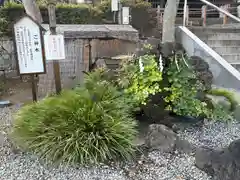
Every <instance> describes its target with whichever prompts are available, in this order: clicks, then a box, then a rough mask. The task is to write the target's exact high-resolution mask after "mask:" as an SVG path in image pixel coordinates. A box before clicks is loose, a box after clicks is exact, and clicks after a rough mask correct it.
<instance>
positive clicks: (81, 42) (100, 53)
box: [38, 24, 139, 96]
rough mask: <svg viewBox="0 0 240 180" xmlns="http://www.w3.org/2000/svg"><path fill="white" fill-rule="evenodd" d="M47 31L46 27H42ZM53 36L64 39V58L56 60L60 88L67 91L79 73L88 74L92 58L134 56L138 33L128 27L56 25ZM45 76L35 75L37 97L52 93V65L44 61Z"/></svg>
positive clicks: (53, 85)
mask: <svg viewBox="0 0 240 180" xmlns="http://www.w3.org/2000/svg"><path fill="white" fill-rule="evenodd" d="M43 27H44V28H45V29H46V30H49V27H48V25H45V24H44V25H43ZM56 31H57V34H63V35H64V38H65V53H66V59H65V60H60V61H59V65H60V75H61V83H62V84H61V85H62V87H63V89H70V88H73V87H75V86H76V84H79V83H80V82H81V81H82V78H83V71H89V69H90V68H91V67H92V65H93V64H94V62H95V60H96V59H99V58H101V57H113V56H118V55H122V54H132V53H135V51H136V48H137V42H138V37H139V35H138V31H137V30H135V29H134V28H133V27H132V26H130V25H90V24H88V25H63V24H60V25H57V29H56ZM46 68H47V74H46V75H41V76H39V83H38V87H39V88H38V91H39V94H40V95H41V96H45V95H47V94H49V93H52V92H54V90H55V83H54V80H53V79H54V78H53V77H54V74H53V70H52V69H53V62H52V61H49V62H48V61H47V64H46Z"/></svg>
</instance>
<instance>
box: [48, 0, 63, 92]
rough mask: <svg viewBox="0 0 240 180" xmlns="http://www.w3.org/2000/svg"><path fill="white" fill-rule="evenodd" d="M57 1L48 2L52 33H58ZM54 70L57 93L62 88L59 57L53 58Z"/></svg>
mask: <svg viewBox="0 0 240 180" xmlns="http://www.w3.org/2000/svg"><path fill="white" fill-rule="evenodd" d="M55 11H56V1H55V0H50V2H49V3H48V16H49V28H50V31H51V34H52V35H56V34H57V31H56V14H55ZM53 71H54V78H55V87H56V93H57V94H59V93H60V92H61V90H62V87H61V76H60V67H59V61H58V59H55V60H53Z"/></svg>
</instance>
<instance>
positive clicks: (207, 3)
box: [183, 0, 240, 26]
mask: <svg viewBox="0 0 240 180" xmlns="http://www.w3.org/2000/svg"><path fill="white" fill-rule="evenodd" d="M200 1H201V2H203V3H205V4H206V5H208V6H210V7H212V8H214V9H216V10H217V11H219V12H221V13H223V14H225V15H226V16H228V17H230V18H232V19H234V20H235V21H237V22H240V18H238V17H237V16H234V15H233V14H231V13H229V12H228V11H225V10H224V9H222V8H219V7H218V6H216V5H215V4H213V3H210V2H209V1H207V0H200ZM186 18H187V0H185V2H184V20H183V26H185V25H186Z"/></svg>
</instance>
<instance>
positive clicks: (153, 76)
mask: <svg viewBox="0 0 240 180" xmlns="http://www.w3.org/2000/svg"><path fill="white" fill-rule="evenodd" d="M140 62H142V66H143V67H144V68H143V70H141V65H139V63H140ZM140 64H141V63H140ZM161 81H162V73H161V71H160V70H159V67H158V64H157V62H156V61H155V55H150V54H146V55H144V56H141V57H139V58H136V59H130V60H127V61H123V63H122V64H121V69H120V71H119V79H118V83H119V85H120V87H121V88H123V89H124V91H125V93H126V94H128V95H129V96H131V97H132V98H133V100H134V102H136V105H138V106H139V105H141V104H142V105H145V104H146V103H147V101H148V97H149V96H150V95H155V94H156V93H159V92H161V87H160V84H159V82H161Z"/></svg>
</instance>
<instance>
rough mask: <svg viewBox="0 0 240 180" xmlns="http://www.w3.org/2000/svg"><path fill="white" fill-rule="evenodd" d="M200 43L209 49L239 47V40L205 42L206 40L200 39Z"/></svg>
mask: <svg viewBox="0 0 240 180" xmlns="http://www.w3.org/2000/svg"><path fill="white" fill-rule="evenodd" d="M200 39H201V40H202V41H204V42H205V43H207V44H208V45H209V46H210V47H216V46H224V47H227V46H239V47H240V40H207V39H204V38H203V39H202V38H200Z"/></svg>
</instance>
